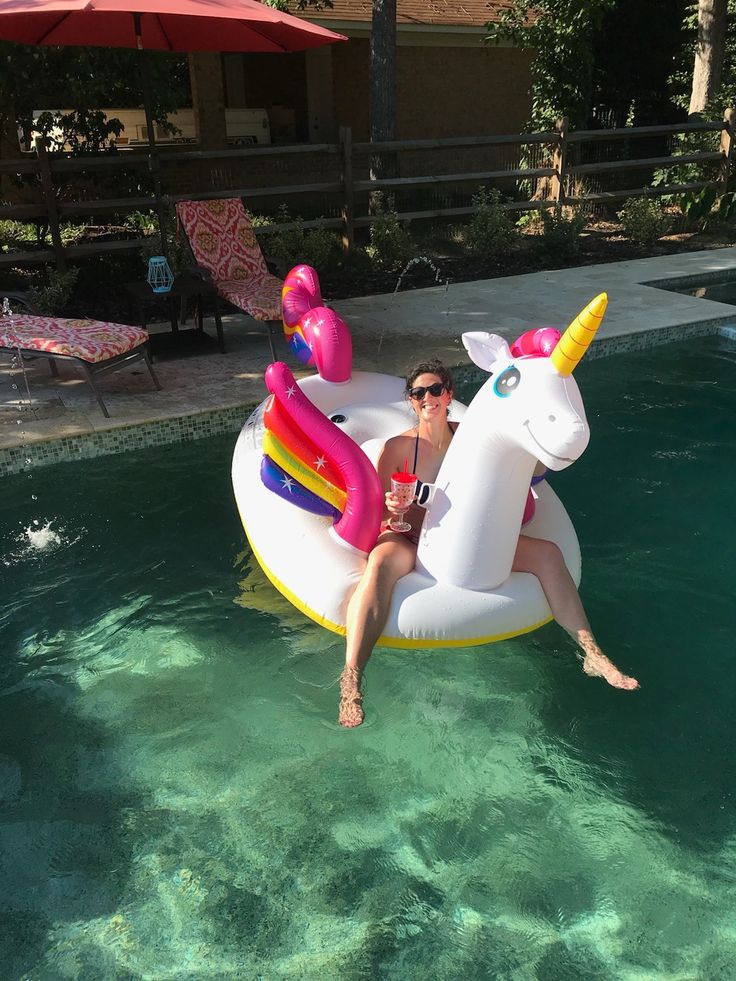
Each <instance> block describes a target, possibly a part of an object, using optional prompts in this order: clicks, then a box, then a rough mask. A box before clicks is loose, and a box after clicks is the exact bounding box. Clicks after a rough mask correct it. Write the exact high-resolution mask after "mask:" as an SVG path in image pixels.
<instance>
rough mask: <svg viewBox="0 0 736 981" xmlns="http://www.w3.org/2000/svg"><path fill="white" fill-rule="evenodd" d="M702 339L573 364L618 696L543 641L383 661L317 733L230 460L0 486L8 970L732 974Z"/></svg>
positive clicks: (324, 654)
mask: <svg viewBox="0 0 736 981" xmlns="http://www.w3.org/2000/svg"><path fill="white" fill-rule="evenodd" d="M696 343H697V348H695V346H694V344H691V345H675V346H671V347H666V348H658V349H656V350H653V351H651V352H647V353H643V354H638V355H635V356H634V355H632V356H616V357H612V358H609V359H604V360H600V361H591V362H589V363H587V364H586V363H584V364H583V365H582V366H581V368H580V369H579V381H580V384H581V388H582V391H583V394H584V398H585V401H586V406H587V409H588V415H589V419H590V424H591V430H592V433H593V436H592V441H591V445H590V447H589V449H588V450H587V451H586V453H585V455H584V456H583V457H582V458H581V460H580V461H579V462H578V463H577V464H576V465H575V466H574V467H572V468H571V469H570V470H568V471H566V472H565V473H562V474H559V475H557V476H555V477H554V478H553V482H554V486H555V488H556V489H557V490H558V492H559V493H560V495H561V496H562V498H563V499H564V500H565V502H566V503H567V506H568V509H569V511H570V513H571V516H572V518H573V520H574V522H575V524H576V527H577V529H578V533H579V536H580V539H581V543H582V548H583V558H584V580H583V585H582V594H583V598H584V601H585V603H586V606H587V609H588V612H589V614H590V617H591V620H592V622H593V625H594V628H595V630H596V633H597V634H598V637H599V640H600V641H601V643H602V645H603V646H604V648H605V649H606V650H607V651H609V653H610V654H611V656H612V657H613V659H614V660H615V661H616V662H617V663H618V664H619V665H620V667H621V668H622V669H623V670H625V671H628V672H631V673H632V674H634V675H636V676H637V677H638V678H639V679H640V681H641V684H642V688H641V691H640V692H637V693H635V694H629V693H623V692H619V691H615V690H613V689H611V688H609V687H608V686H606V685H605V684H604V683H603V682H601V681H599V680H592V679H589V678H586V677H585V676H584V675H583V673H582V671H581V670H580V665H579V662H578V661H577V659H576V657H575V654H574V649H573V645H572V643H571V642H570V641H569V640H568V638H567V637H566V636H565V635H564V634H563V632H562V631H561V630H560V629H559V628H558V627H557V626H556V625H555V624H551V625H549V626H547V627H545V628H544V629H542V630H540V631H538V632H536V633H534V634H531V635H527V636H526V637H523V638H519V639H516V640H513V641H508V642H504V643H499V644H496V645H492V646H488V647H485V648H476V649H469V650H466V651H459V652H458V651H453V652H450V651H431V652H411V653H407V652H400V651H388V650H380V651H378V652H377V653H376V655H375V657H374V659H373V661H372V662H371V665H370V668H369V673H368V684H367V697H366V708H367V712H368V721H367V724H366V725H365V726H363V727H362V728H360V729H358V730H355V731H353V732H347V731H344V730H342V729H340V728H339V727H338V726H337V724H336V721H335V719H336V706H337V687H336V679H337V676H338V674H339V670H340V659H341V654H342V651H341V645H340V643H339V639H338V638H336V637H334V636H333V635H331V634H328V633H326V632H324V631H323V630H321V629H320V628H318V627H316V626H315V625H313V624H311V623H310V622H308V621H306V620H305V619H303V618H302V617H301V616H300V615H299V614H298V613H297V612H296V611H294V610H293V609H292V608H291V607H289V605H288V604H287V603H286V601H285V600H283V599H281V598H280V597H279V596H278V595H277V594H276V593H275V592H274V591H273V590H272V588H271V587H270V586H269V585H268V583H267V582H266V581H265V580H264V578H263V576H262V575H260V574H259V573H258V571H257V569H255V568H254V562H253V559H252V557H251V555H250V552H249V550H248V547H247V544H246V542H245V540H244V536H243V533H242V531H241V527H240V524H239V520H238V517H237V514H236V510H235V506H234V503H233V499H232V493H231V489H230V478H229V464H230V455H231V452H232V447H233V444H234V437H227V438H218V439H212V440H208V441H200V442H195V443H189V444H184V445H180V446H172V447H165V448H156V449H150V450H144V451H140V452H136V453H131V454H125V455H121V456H118V457H106V458H104V459H99V460H97V461H88V462H85V463H79V464H62V465H58V466H55V467H49V468H37V469H33V468H31V470H30V474H24V475H20V476H18V477H15V478H6V480H5V481H4V485H3V491H4V497H3V499H4V503H5V505H6V506H5V508H4V509H3V512H2V517H1V518H0V532H1V535H2V537H1V539H0V540H1V541H2V559H1V560H0V561H1V562H2V564H0V570H1V574H2V581H3V609H2V614H1V617H2V619H1V620H0V629H1V638H0V639H1V649H2V653H3V656H2V660H1V661H0V670H1V671H2V683H1V685H0V691H1V692H2V713H1V714H0V735H1V739H0V817H1V823H0V882H2V890H0V924H2V927H1V928H0V964H2V970H1V971H0V974H1V975H2V977H3V979H11V978H28V979H45V978H53V979H66V978H73V979H77V978H79V979H90V978H92V979H108V978H113V979H118V978H120V979H130V978H145V979H178V978H197V979H200V978H202V979H204V978H218V979H224V978H248V979H250V978H253V979H256V978H263V979H268V981H270V979H279V978H305V979H333V978H334V979H375V978H396V979H402V981H403V979H414V978H417V979H419V978H422V979H424V978H427V977H431V978H441V979H454V978H462V979H475V978H502V979H514V981H526V979H537V978H538V979H540V981H550V979H564V981H571V979H576V978H581V979H586V981H587V979H598V978H600V979H608V978H611V979H614V978H615V979H632V981H633V979H638V981H640V979H674V978H677V979H685V978H687V979H689V978H708V979H710V978H733V977H736V930H735V929H734V925H733V909H734V899H735V898H736V815H735V814H734V808H733V787H734V778H735V777H736V766H735V763H734V752H733V747H734V739H733V704H734V688H735V686H736V683H735V681H734V677H735V674H734V670H733V657H734V627H736V620H735V618H734V612H733V610H734V600H733V583H734V581H736V519H735V518H734V514H735V512H736V509H735V508H734V505H733V488H734V477H735V476H736V474H734V468H735V466H736V465H735V463H734V461H735V460H736V452H735V450H736V433H735V429H734V419H736V412H735V411H734V409H735V408H736V347H734V345H732V344H731V345H729V344H728V343H727V342H725V341H718V340H716V339H712V340H709V341H698V342H696ZM34 498H36V499H35V500H34ZM35 522H37V523H35Z"/></svg>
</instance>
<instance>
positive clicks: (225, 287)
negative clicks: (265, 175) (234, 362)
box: [176, 198, 282, 361]
mask: <svg viewBox="0 0 736 981" xmlns="http://www.w3.org/2000/svg"><path fill="white" fill-rule="evenodd" d="M176 214H177V217H178V219H179V224H180V226H181V228H182V229H183V230H184V233H185V234H186V237H187V240H188V242H189V247H190V249H191V251H192V255H193V257H194V261H195V262H196V264H197V266H198V267H199V269H200V270H204V272H205V274H206V275H208V276H209V277H211V279H212V282H213V283H214V284H215V286H216V287H217V292H218V293H219V294H220V296H222V297H223V298H224V299H226V300H228V302H230V303H232V304H233V305H234V306H236V307H238V308H239V309H240V310H242V311H243V312H244V313H247V314H248V315H249V316H251V317H253V318H254V319H255V320H260V321H263V322H264V323H265V327H266V333H267V335H268V343H269V346H270V348H271V358H272V360H273V361H275V360H276V351H275V349H274V344H273V331H274V329H275V325H278V322H279V321H280V319H281V287H282V281H281V280H280V279H279V278H278V277H277V276H273V275H272V274H271V273H270V272H269V271H268V269H267V267H266V260H265V259H264V258H263V253H262V252H261V248H260V246H259V244H258V241H257V240H256V236H255V232H254V231H253V228H252V227H251V223H250V220H249V218H248V215H247V214H246V211H245V208H244V207H243V202H242V201H241V200H240V198H219V199H216V200H209V201H179V202H178V203H177V205H176Z"/></svg>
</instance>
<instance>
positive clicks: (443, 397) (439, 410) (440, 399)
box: [409, 371, 452, 422]
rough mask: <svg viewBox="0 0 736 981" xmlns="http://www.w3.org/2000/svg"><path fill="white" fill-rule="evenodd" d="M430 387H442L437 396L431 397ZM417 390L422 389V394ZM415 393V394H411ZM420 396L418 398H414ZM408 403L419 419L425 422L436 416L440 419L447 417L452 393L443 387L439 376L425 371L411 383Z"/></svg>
mask: <svg viewBox="0 0 736 981" xmlns="http://www.w3.org/2000/svg"><path fill="white" fill-rule="evenodd" d="M432 385H435V386H438V385H441V386H442V391H441V392H440V393H439V395H433V394H432V393H431V392H430V390H429V389H430V388H431V386H432ZM419 389H424V391H423V392H420V391H418V390H419ZM412 392H413V393H415V394H412ZM416 396H420V397H416ZM409 401H410V402H411V404H412V406H413V408H414V411H415V412H416V414H417V415H418V416H419V418H420V419H424V420H426V421H427V422H429V421H430V419H433V418H436V417H437V416H438V415H439V416H442V418H446V417H447V410H448V408H449V406H450V402H451V401H452V392H450V391H448V390H447V389H446V388H445V387H444V382H443V381H442V379H441V378H440V376H439V375H435V374H434V372H430V371H426V372H423V373H422V374H421V375H417V377H416V378H415V379H414V381H413V382H412V386H411V392H409Z"/></svg>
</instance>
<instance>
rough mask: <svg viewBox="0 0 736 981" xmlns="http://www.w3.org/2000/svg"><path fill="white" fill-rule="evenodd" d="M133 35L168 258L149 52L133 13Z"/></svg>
mask: <svg viewBox="0 0 736 981" xmlns="http://www.w3.org/2000/svg"><path fill="white" fill-rule="evenodd" d="M134 18H135V36H136V43H137V47H138V50H139V51H140V53H141V76H142V78H143V112H144V113H145V116H146V132H147V133H148V169H149V170H150V171H151V173H152V174H153V193H154V196H155V198H156V211H157V212H158V230H159V235H160V237H161V255H164V256H166V258H167V259H168V249H167V247H166V215H165V212H164V202H163V193H162V191H161V162H160V160H159V156H158V151H157V149H156V133H155V131H154V128H153V91H152V89H153V86H152V84H151V62H150V57H151V55H150V52H148V51H144V49H143V39H142V37H141V15H140V14H134Z"/></svg>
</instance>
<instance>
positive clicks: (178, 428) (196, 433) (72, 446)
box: [0, 310, 736, 476]
mask: <svg viewBox="0 0 736 981" xmlns="http://www.w3.org/2000/svg"><path fill="white" fill-rule="evenodd" d="M734 321H736V310H735V311H734ZM711 334H719V335H721V336H724V337H728V338H734V337H735V336H736V327H735V326H734V322H728V321H727V322H725V323H724V320H723V318H718V319H715V320H704V321H700V322H699V323H694V324H678V325H676V326H673V327H663V328H658V329H655V330H650V331H642V332H640V333H637V334H626V335H623V336H620V337H606V338H602V339H601V340H599V341H597V342H596V343H595V344H594V345H593V346H592V348H591V349H590V351H589V353H588V357H589V358H591V357H593V358H604V357H608V356H610V355H611V354H624V353H631V352H633V351H643V350H646V349H648V348H652V347H658V346H660V345H661V344H670V343H674V342H675V341H682V340H685V339H688V338H691V337H703V336H705V335H711ZM454 375H455V378H456V380H457V381H458V382H459V383H465V384H472V383H473V382H479V381H483V380H484V379H485V377H486V373H485V372H484V371H482V370H481V369H480V368H476V367H475V366H474V365H467V364H464V365H459V366H458V367H456V368H455V369H454ZM256 404H257V403H255V402H252V403H244V404H242V405H234V406H228V407H227V408H225V409H214V410H211V411H205V412H195V413H190V414H188V415H184V416H176V417H173V418H171V419H157V420H155V421H153V422H144V423H140V424H131V425H129V426H121V427H119V428H116V429H109V430H105V431H100V432H94V433H81V434H80V435H78V436H62V437H60V438H59V439H50V440H44V441H40V442H33V443H31V444H29V445H28V446H25V447H24V446H17V447H9V448H7V449H3V450H0V476H5V475H10V474H16V473H22V472H23V471H24V470H28V469H31V468H33V467H43V466H50V465H52V464H54V463H66V462H69V461H70V460H92V459H95V458H96V457H101V456H109V455H110V454H113V453H125V452H127V451H128V450H140V449H145V448H146V447H149V446H164V445H167V444H169V443H184V442H189V441H191V440H196V439H203V438H205V437H207V436H220V435H224V434H226V433H236V432H238V431H239V430H240V428H241V427H242V425H243V423H244V422H245V420H246V418H247V417H248V415H249V414H250V413H251V411H252V410H253V409H254V408H255V407H256ZM27 459H29V460H30V461H31V462H30V464H28V463H26V460H27Z"/></svg>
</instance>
